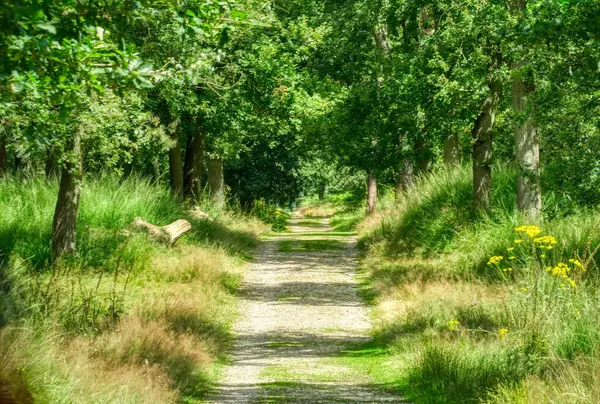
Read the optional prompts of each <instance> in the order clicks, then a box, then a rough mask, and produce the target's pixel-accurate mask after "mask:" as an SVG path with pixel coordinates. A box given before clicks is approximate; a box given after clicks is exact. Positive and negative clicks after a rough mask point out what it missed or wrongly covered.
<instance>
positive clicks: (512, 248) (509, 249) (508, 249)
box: [506, 247, 515, 252]
mask: <svg viewBox="0 0 600 404" xmlns="http://www.w3.org/2000/svg"><path fill="white" fill-rule="evenodd" d="M514 249H515V247H508V248H507V249H506V251H508V252H511V251H513V250H514Z"/></svg>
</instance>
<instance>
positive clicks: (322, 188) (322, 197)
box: [319, 182, 327, 201]
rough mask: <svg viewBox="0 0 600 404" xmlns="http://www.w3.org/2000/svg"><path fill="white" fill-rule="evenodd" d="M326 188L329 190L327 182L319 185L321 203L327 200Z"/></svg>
mask: <svg viewBox="0 0 600 404" xmlns="http://www.w3.org/2000/svg"><path fill="white" fill-rule="evenodd" d="M326 188H327V184H325V182H322V183H321V184H319V200H320V201H322V200H324V199H325V190H326Z"/></svg>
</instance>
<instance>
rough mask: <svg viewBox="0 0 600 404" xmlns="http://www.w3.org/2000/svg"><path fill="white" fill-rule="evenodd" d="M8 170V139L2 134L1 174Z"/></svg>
mask: <svg viewBox="0 0 600 404" xmlns="http://www.w3.org/2000/svg"><path fill="white" fill-rule="evenodd" d="M7 171H8V155H7V154H6V140H5V139H4V137H3V136H0V176H3V175H5V174H6V173H7Z"/></svg>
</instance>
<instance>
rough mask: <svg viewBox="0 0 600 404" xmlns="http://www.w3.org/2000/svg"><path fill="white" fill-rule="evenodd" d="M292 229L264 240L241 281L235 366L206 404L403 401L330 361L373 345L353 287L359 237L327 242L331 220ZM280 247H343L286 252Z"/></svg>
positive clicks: (295, 219) (296, 219) (294, 221)
mask: <svg viewBox="0 0 600 404" xmlns="http://www.w3.org/2000/svg"><path fill="white" fill-rule="evenodd" d="M290 223H291V224H290V230H291V232H292V233H293V234H292V235H290V234H281V235H277V236H274V237H271V238H269V239H267V240H266V241H264V245H263V247H262V250H261V251H260V253H259V255H258V256H257V258H256V259H255V261H254V263H253V264H252V265H251V267H250V268H249V270H248V271H247V273H246V275H245V277H244V282H243V284H242V290H241V302H240V317H239V321H238V323H237V324H236V325H235V328H234V330H235V332H236V334H237V340H236V343H235V346H234V349H233V353H232V356H233V361H232V364H231V365H229V366H227V367H226V368H225V369H224V375H223V379H222V381H221V383H220V385H219V386H218V389H217V391H216V393H215V397H214V398H213V399H211V400H209V402H213V403H267V402H268V403H273V402H295V403H297V402H307V403H308V402H310V403H331V402H352V403H374V402H377V403H379V402H386V403H398V402H402V399H401V398H400V397H398V396H394V395H392V394H390V393H387V392H384V391H383V390H382V389H378V388H377V386H376V385H375V384H373V382H372V381H371V380H368V379H365V377H366V376H364V375H363V374H362V373H360V372H357V371H356V370H353V369H350V368H346V367H344V366H338V365H331V361H328V359H330V358H334V357H337V356H339V354H340V352H341V351H343V350H344V349H345V348H347V347H348V346H349V345H352V344H357V343H361V342H367V341H369V334H368V333H369V330H370V326H371V324H370V320H369V316H368V309H367V308H366V306H365V305H364V303H363V301H362V300H361V298H360V297H359V295H358V293H357V291H358V286H357V283H356V280H355V269H356V266H357V259H356V238H355V237H344V236H341V237H340V236H330V235H327V232H328V231H329V230H331V228H330V227H329V225H328V220H327V219H322V220H321V223H317V224H316V226H310V227H303V226H301V225H300V224H299V223H305V219H302V218H300V217H292V219H291V222H290ZM315 233H319V234H315ZM303 234H305V235H303ZM282 240H293V244H294V245H298V246H301V245H302V244H301V243H302V242H304V241H307V243H305V245H307V244H308V245H310V240H336V241H338V242H339V244H338V243H334V245H333V248H335V249H327V250H322V251H294V250H295V248H293V249H292V251H286V252H283V251H279V248H280V241H282ZM289 244H290V243H289V242H288V243H287V245H288V246H289ZM328 246H331V244H328Z"/></svg>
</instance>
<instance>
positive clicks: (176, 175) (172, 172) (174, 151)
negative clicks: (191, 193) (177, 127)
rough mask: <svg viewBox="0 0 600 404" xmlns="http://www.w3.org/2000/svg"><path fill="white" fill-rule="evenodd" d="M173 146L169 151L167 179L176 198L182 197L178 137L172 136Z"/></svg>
mask: <svg viewBox="0 0 600 404" xmlns="http://www.w3.org/2000/svg"><path fill="white" fill-rule="evenodd" d="M172 140H173V141H174V142H175V144H174V145H173V146H172V147H171V148H170V149H169V179H170V184H171V192H172V193H173V195H175V196H177V197H181V196H182V195H183V164H182V162H181V146H180V145H179V136H178V135H177V134H175V135H174V137H173V138H172Z"/></svg>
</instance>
